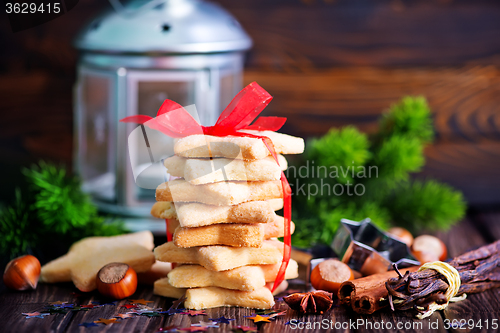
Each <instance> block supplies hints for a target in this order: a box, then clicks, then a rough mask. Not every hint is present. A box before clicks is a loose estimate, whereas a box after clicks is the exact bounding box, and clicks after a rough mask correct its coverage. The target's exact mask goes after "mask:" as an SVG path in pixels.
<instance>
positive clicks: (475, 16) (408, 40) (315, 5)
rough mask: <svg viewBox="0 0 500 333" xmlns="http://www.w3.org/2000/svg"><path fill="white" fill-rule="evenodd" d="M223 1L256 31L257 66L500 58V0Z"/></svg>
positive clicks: (306, 66) (444, 62)
mask: <svg viewBox="0 0 500 333" xmlns="http://www.w3.org/2000/svg"><path fill="white" fill-rule="evenodd" d="M220 2H221V3H222V5H223V6H224V7H225V8H227V9H228V10H229V11H231V12H232V13H233V14H234V15H235V16H236V18H237V19H238V20H239V21H240V23H241V24H242V26H243V27H244V28H245V29H246V30H247V31H248V33H249V34H250V36H251V37H252V38H253V40H254V47H253V50H252V51H251V53H250V57H249V65H250V66H251V67H254V68H260V69H268V70H276V69H278V70H285V71H289V72H293V71H308V70H310V69H311V68H314V67H329V66H332V65H365V66H366V65H369V66H373V65H375V66H393V65H428V64H432V65H445V66H448V65H451V64H453V65H457V64H463V63H466V62H475V63H483V64H491V63H495V64H499V63H500V57H499V56H498V54H499V51H500V42H499V41H498V38H496V36H498V34H499V33H500V22H499V21H498V16H499V14H500V6H499V5H498V3H495V2H493V1H474V2H470V1H446V3H445V2H444V1H412V2H406V1H352V0H350V1H342V0H339V1H292V2H290V1H286V0H276V1H265V0H260V1H253V0H244V1H230V0H221V1H220Z"/></svg>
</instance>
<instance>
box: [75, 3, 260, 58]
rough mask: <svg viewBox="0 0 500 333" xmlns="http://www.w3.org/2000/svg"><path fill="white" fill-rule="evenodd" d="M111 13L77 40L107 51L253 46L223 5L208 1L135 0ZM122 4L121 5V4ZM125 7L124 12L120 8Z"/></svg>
mask: <svg viewBox="0 0 500 333" xmlns="http://www.w3.org/2000/svg"><path fill="white" fill-rule="evenodd" d="M110 3H111V4H112V5H113V7H114V8H115V10H111V11H107V12H105V13H104V14H103V15H101V16H100V17H98V18H96V19H94V20H93V21H92V22H90V24H88V25H87V26H86V27H85V28H84V30H83V31H82V32H81V33H80V35H79V36H78V37H77V39H76V40H75V46H76V47H77V48H78V49H81V50H84V51H90V52H103V53H132V54H138V53H141V54H144V53H149V54H151V53H153V54H154V53H159V54H172V53H174V54H183V53H218V52H237V51H244V50H247V49H249V48H250V47H251V46H252V40H251V39H250V37H249V36H248V35H247V34H246V33H245V31H244V30H243V28H242V27H241V26H240V24H239V22H238V21H237V20H236V19H235V18H234V17H233V16H231V15H230V14H229V13H228V12H227V11H225V10H224V9H223V8H221V7H220V6H219V5H217V4H214V3H210V2H207V1H202V0H152V1H148V0H134V1H132V2H130V3H129V4H127V5H126V6H125V7H122V5H121V3H120V2H119V0H110ZM117 7H118V8H117ZM116 9H119V10H116Z"/></svg>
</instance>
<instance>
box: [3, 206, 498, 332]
mask: <svg viewBox="0 0 500 333" xmlns="http://www.w3.org/2000/svg"><path fill="white" fill-rule="evenodd" d="M437 236H438V237H440V238H441V239H442V240H443V241H444V242H445V243H446V244H447V246H448V251H449V255H450V256H455V255H458V254H461V253H463V252H465V251H468V250H471V249H474V248H476V247H478V246H481V245H484V244H487V243H490V242H492V241H494V240H497V239H500V214H499V213H478V214H472V215H469V216H468V218H467V219H465V220H464V221H462V222H461V223H460V224H458V225H457V226H455V227H454V228H452V229H451V230H450V231H449V232H446V233H445V232H441V233H438V234H437ZM0 283H1V282H0ZM292 289H302V290H305V284H304V283H302V282H301V281H294V283H291V286H290V288H289V290H292ZM75 292H78V291H77V290H76V289H75V288H74V287H73V285H72V284H69V283H68V284H56V285H47V284H40V285H39V286H38V288H37V290H36V291H29V292H14V291H9V290H7V289H6V288H5V286H4V285H3V284H0V332H86V331H88V332H101V331H106V332H156V331H158V330H159V329H160V328H163V327H168V326H171V325H175V326H177V327H178V328H183V327H189V326H190V325H191V324H194V323H197V322H200V321H209V318H219V317H221V316H225V317H226V318H229V319H235V320H231V321H230V322H229V324H223V323H221V324H219V328H209V329H208V330H207V332H231V330H232V329H234V328H236V326H238V325H242V326H250V327H256V329H258V331H259V332H291V331H296V329H294V328H297V329H298V328H300V326H297V327H295V326H293V325H291V324H286V323H287V322H289V321H292V320H294V319H295V320H300V321H301V322H304V323H305V324H304V325H306V324H308V323H309V325H313V324H314V323H315V322H316V323H317V324H316V325H319V324H320V323H326V322H327V324H328V325H333V327H330V328H324V327H323V328H321V327H320V328H317V329H300V331H305V332H312V331H314V332H329V331H335V332H343V331H348V332H351V331H355V332H379V331H380V332H382V331H383V332H385V331H389V332H390V331H393V332H403V331H404V332H425V331H432V332H446V331H449V332H495V331H497V330H494V329H493V328H492V326H494V325H495V323H498V321H499V320H500V290H499V289H497V290H491V291H487V292H484V293H481V294H475V295H469V296H468V297H467V299H466V300H465V301H462V302H458V303H452V304H450V306H449V307H448V308H447V309H446V310H444V311H441V312H436V313H434V314H433V315H432V316H431V317H430V318H427V319H424V320H418V319H414V318H413V317H412V315H411V313H409V312H395V313H393V312H391V311H390V310H384V311H381V312H378V313H375V314H373V315H358V314H356V313H354V312H352V311H351V310H349V309H347V308H345V307H343V306H340V307H339V306H338V305H337V306H335V307H334V308H332V310H330V311H328V312H326V313H325V314H324V315H307V316H305V315H300V314H298V313H297V312H295V311H292V310H288V311H287V312H286V315H284V316H280V317H277V320H275V321H273V322H271V323H262V324H258V325H256V324H254V323H253V322H252V320H250V319H247V318H245V316H250V315H252V314H254V313H255V311H253V310H251V309H241V308H234V307H232V308H216V309H209V310H206V313H207V316H202V315H198V316H193V317H190V316H188V315H185V314H174V315H171V316H169V315H161V316H158V317H147V316H136V315H134V316H133V318H130V319H120V320H119V322H120V323H116V324H110V325H104V324H97V326H91V327H84V326H80V324H82V323H89V322H93V321H97V320H99V319H100V318H105V319H109V318H112V317H113V316H115V315H117V314H119V313H126V312H128V311H130V310H127V309H126V308H124V307H121V306H122V305H124V304H128V303H129V302H127V301H126V300H123V301H119V302H117V303H116V304H108V305H103V306H101V307H96V308H93V309H90V310H88V311H78V312H72V311H68V312H67V313H66V314H53V315H50V316H46V317H45V318H43V319H42V318H29V319H26V318H25V316H23V315H22V313H23V312H34V311H39V312H42V311H43V310H44V307H45V306H47V305H48V304H49V302H57V301H63V302H68V303H70V304H75V305H79V304H80V305H84V304H90V303H91V302H95V301H102V299H101V298H100V297H99V294H98V293H89V294H85V295H81V296H79V295H76V296H75V294H73V293H75ZM133 298H135V299H145V300H149V301H153V303H149V304H148V305H150V306H152V307H155V308H163V309H165V310H166V309H168V308H169V307H170V306H171V305H172V301H173V300H172V299H168V298H164V297H159V296H155V295H153V290H152V287H150V286H141V287H139V289H138V291H137V292H136V293H135V294H134V295H133ZM276 308H277V309H283V310H286V309H287V306H286V304H284V302H283V301H282V300H279V299H278V300H277V302H276ZM325 319H326V320H327V321H324V320H325ZM453 320H458V321H459V320H465V321H466V322H467V324H465V325H462V326H461V327H460V326H456V327H455V328H454V327H449V328H447V327H446V326H447V324H448V326H452V325H450V324H452V323H453ZM351 323H352V324H351ZM472 323H474V328H471V327H469V324H471V325H472ZM498 324H500V323H498ZM335 325H336V326H337V328H336V326H335ZM370 325H372V327H370ZM397 325H403V326H401V327H400V328H399V329H398V326H397ZM429 325H433V326H432V328H431V329H429ZM480 325H481V326H482V327H479V326H480ZM487 325H488V327H487ZM342 326H343V328H342ZM379 326H380V327H379ZM389 327H392V329H388V328H389Z"/></svg>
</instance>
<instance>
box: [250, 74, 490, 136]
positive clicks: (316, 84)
mask: <svg viewBox="0 0 500 333" xmlns="http://www.w3.org/2000/svg"><path fill="white" fill-rule="evenodd" d="M244 81H245V84H247V83H250V82H252V81H257V82H258V83H259V84H260V85H261V86H262V87H264V88H265V89H266V90H268V91H269V92H271V94H272V95H273V97H274V99H273V101H272V102H271V103H270V104H269V106H268V107H267V108H266V110H265V111H264V113H266V114H272V115H279V116H285V117H288V121H287V123H286V124H285V126H284V130H285V131H288V132H290V133H294V134H297V135H300V136H303V137H309V136H317V135H322V134H324V133H326V132H327V131H328V130H329V129H330V127H333V126H335V127H338V126H344V125H348V124H356V125H357V126H359V127H360V128H361V129H362V130H364V131H368V132H372V131H374V130H375V129H376V127H377V119H378V117H379V116H380V114H381V113H382V112H383V111H384V110H386V109H387V108H388V107H389V106H390V105H391V104H393V103H395V102H397V101H398V100H399V99H400V98H401V97H403V96H405V95H422V96H425V97H426V98H427V99H428V102H429V105H430V107H431V110H432V111H433V116H434V122H435V128H436V132H437V135H438V140H440V141H444V142H448V141H460V142H464V141H465V142H480V141H482V140H486V139H491V140H498V139H499V138H500V130H499V129H500V103H499V102H500V94H499V93H498V92H499V91H500V70H499V69H497V68H495V67H491V66H490V67H460V68H434V67H425V68H373V67H369V68H368V67H351V68H331V69H324V70H315V71H312V72H308V73H280V72H265V71H256V70H247V71H246V72H245V76H244Z"/></svg>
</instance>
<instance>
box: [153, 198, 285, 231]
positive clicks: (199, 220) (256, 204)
mask: <svg viewBox="0 0 500 333" xmlns="http://www.w3.org/2000/svg"><path fill="white" fill-rule="evenodd" d="M282 207H283V200H282V199H273V200H267V201H250V202H244V203H241V204H238V205H235V206H214V205H206V204H202V203H197V202H189V203H180V202H178V203H175V204H174V203H173V202H171V201H158V202H155V204H154V205H153V208H152V209H151V215H153V216H154V217H158V218H161V219H176V220H179V222H180V224H181V226H182V227H187V228H193V227H201V226H205V225H211V224H218V223H267V222H270V221H273V220H274V219H275V217H276V214H275V213H274V211H275V210H278V209H281V208H282ZM173 230H175V229H173Z"/></svg>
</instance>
